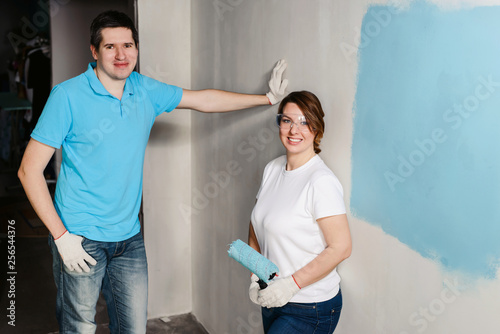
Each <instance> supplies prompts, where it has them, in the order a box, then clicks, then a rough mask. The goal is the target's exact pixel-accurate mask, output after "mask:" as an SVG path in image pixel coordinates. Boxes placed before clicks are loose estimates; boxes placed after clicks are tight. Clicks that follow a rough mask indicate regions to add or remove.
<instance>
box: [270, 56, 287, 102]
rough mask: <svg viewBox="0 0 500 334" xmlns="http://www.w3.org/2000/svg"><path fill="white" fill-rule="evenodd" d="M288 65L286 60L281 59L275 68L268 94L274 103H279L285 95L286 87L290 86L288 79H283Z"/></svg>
mask: <svg viewBox="0 0 500 334" xmlns="http://www.w3.org/2000/svg"><path fill="white" fill-rule="evenodd" d="M286 67H287V63H286V60H284V59H281V60H280V61H278V64H276V66H275V67H274V69H273V74H271V80H269V89H270V91H269V93H267V94H266V96H267V98H268V99H269V102H270V103H271V104H272V105H274V104H276V103H279V102H280V101H281V100H283V98H284V97H285V89H286V87H287V86H288V80H287V79H284V80H283V71H285V69H286Z"/></svg>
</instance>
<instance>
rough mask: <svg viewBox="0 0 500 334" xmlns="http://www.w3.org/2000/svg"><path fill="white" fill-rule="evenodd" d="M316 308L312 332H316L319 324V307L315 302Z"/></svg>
mask: <svg viewBox="0 0 500 334" xmlns="http://www.w3.org/2000/svg"><path fill="white" fill-rule="evenodd" d="M314 308H315V309H316V327H315V328H314V332H313V334H314V333H316V331H317V330H318V326H319V307H318V303H316V304H315V307H314Z"/></svg>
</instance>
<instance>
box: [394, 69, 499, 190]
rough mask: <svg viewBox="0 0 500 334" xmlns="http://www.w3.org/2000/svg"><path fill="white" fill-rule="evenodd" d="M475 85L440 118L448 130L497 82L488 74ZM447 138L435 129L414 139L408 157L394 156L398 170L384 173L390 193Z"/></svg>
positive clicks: (474, 108)
mask: <svg viewBox="0 0 500 334" xmlns="http://www.w3.org/2000/svg"><path fill="white" fill-rule="evenodd" d="M478 82H479V83H478V84H477V85H476V87H475V89H474V93H473V94H471V95H468V96H467V97H466V98H464V99H463V101H462V103H460V104H455V105H453V107H452V108H448V109H446V110H445V111H444V112H443V115H442V119H443V120H444V122H445V123H447V124H448V125H449V126H450V128H451V129H453V130H458V129H459V128H460V127H461V126H462V125H463V124H464V121H465V120H466V119H468V118H469V117H471V116H472V115H473V114H472V113H473V112H475V111H477V110H478V108H479V107H480V105H481V102H484V101H486V100H487V99H489V98H490V97H491V96H492V95H493V93H495V92H496V91H497V89H498V87H500V82H498V81H493V78H492V76H491V75H489V76H488V77H487V78H485V77H483V76H481V77H479V78H478ZM448 131H449V130H448ZM448 138H449V136H448V135H447V132H446V130H445V129H443V128H440V127H437V128H434V129H433V130H432V131H431V132H430V135H429V136H428V137H427V138H424V139H415V140H414V141H413V142H414V144H415V146H416V148H415V149H414V150H413V151H411V152H410V153H409V154H406V155H404V156H403V155H399V156H398V157H397V160H398V167H397V168H396V169H395V170H392V171H391V170H388V171H386V172H385V173H384V177H385V181H386V183H387V185H388V187H389V188H390V189H391V191H392V192H394V191H395V190H396V185H397V184H398V183H404V182H405V181H406V180H407V179H408V178H409V177H411V176H412V175H413V174H414V173H415V172H416V171H417V170H418V168H419V167H421V166H422V165H423V164H424V163H425V162H426V161H427V159H429V158H430V157H431V156H432V155H433V154H435V153H436V151H438V147H439V145H440V144H443V143H445V142H446V141H447V140H448Z"/></svg>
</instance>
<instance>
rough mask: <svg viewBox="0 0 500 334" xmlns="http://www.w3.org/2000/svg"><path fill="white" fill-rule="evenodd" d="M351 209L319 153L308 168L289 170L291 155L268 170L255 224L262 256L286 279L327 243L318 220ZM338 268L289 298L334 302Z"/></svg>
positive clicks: (255, 213) (292, 300)
mask: <svg viewBox="0 0 500 334" xmlns="http://www.w3.org/2000/svg"><path fill="white" fill-rule="evenodd" d="M344 213H346V210H345V205H344V200H343V189H342V185H341V184H340V182H339V180H338V179H337V177H336V176H335V174H333V172H332V171H331V170H330V169H329V168H328V167H327V166H326V165H325V163H324V162H323V160H322V159H321V158H320V157H319V156H318V155H316V156H314V157H313V158H312V159H311V160H309V161H308V162H307V163H306V164H304V165H303V166H301V167H299V168H297V169H294V170H291V171H287V170H286V156H281V157H279V158H276V159H274V160H273V161H271V162H269V163H268V164H267V166H266V168H265V169H264V175H263V177H262V184H261V186H260V190H259V192H258V194H257V203H256V204H255V207H254V209H253V212H252V225H253V228H254V231H255V234H256V236H257V240H258V242H259V246H260V250H261V252H262V255H264V256H265V257H267V258H268V259H269V260H271V261H272V262H274V263H275V264H276V265H277V266H278V268H279V270H280V273H279V275H280V277H282V278H283V277H287V276H290V275H292V274H293V273H295V272H296V271H297V270H299V269H300V268H302V267H304V266H305V265H307V264H308V263H309V262H311V261H312V260H313V259H314V258H315V257H316V256H318V255H319V254H320V253H321V252H322V251H323V250H324V249H325V248H326V242H325V239H324V237H323V233H322V232H321V229H320V227H319V225H318V223H317V221H316V220H317V219H319V218H324V217H329V216H334V215H340V214H344ZM339 283H340V276H339V275H338V273H337V270H336V269H334V270H333V271H332V272H331V273H329V274H328V275H327V276H326V277H324V278H323V279H321V280H320V281H318V282H316V283H313V284H311V285H308V286H306V287H304V288H302V289H301V290H300V291H299V292H298V293H297V294H296V295H295V296H293V298H292V299H291V300H290V302H296V303H314V302H322V301H326V300H329V299H331V298H333V297H335V295H336V294H337V293H338V291H339Z"/></svg>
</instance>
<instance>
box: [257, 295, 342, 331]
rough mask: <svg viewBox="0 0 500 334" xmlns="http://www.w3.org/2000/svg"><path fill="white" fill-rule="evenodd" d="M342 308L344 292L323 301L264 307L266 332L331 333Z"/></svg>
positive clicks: (263, 317)
mask: <svg viewBox="0 0 500 334" xmlns="http://www.w3.org/2000/svg"><path fill="white" fill-rule="evenodd" d="M341 310H342V293H341V292H340V290H339V293H338V294H337V295H336V296H335V297H333V298H332V299H330V300H327V301H324V302H321V303H288V304H286V305H284V306H282V307H276V308H264V307H263V308H262V321H263V323H264V332H265V333H266V334H331V333H333V331H334V330H335V327H337V323H338V322H339V318H340V311H341Z"/></svg>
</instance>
